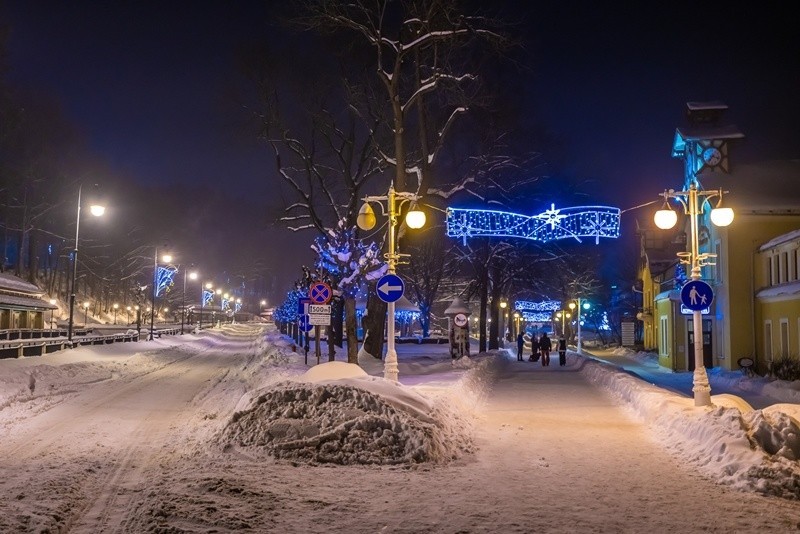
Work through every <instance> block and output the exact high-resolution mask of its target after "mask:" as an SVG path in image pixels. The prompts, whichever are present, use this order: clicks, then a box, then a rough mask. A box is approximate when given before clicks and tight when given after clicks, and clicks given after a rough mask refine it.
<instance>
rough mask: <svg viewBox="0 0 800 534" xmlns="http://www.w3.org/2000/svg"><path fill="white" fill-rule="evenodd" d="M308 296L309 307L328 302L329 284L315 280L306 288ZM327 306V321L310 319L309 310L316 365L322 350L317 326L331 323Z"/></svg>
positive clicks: (329, 296) (330, 297)
mask: <svg viewBox="0 0 800 534" xmlns="http://www.w3.org/2000/svg"><path fill="white" fill-rule="evenodd" d="M308 298H309V299H311V302H310V303H309V308H311V307H312V306H315V305H316V307H318V308H319V307H321V306H319V305H324V304H328V303H329V302H330V301H331V299H332V298H333V290H332V289H331V286H329V285H328V284H326V283H325V282H321V281H317V282H314V283H313V284H311V287H310V288H309V290H308ZM327 308H328V322H327V323H323V322H321V320H320V321H317V320H315V321H312V320H311V314H312V313H313V311H311V310H309V324H313V325H314V339H315V342H316V347H315V351H314V352H315V353H316V355H317V365H319V359H320V356H321V355H322V350H321V349H320V346H319V341H320V332H319V327H320V325H321V324H325V325H326V326H327V325H330V324H331V322H330V316H331V307H330V306H327ZM315 319H316V318H315Z"/></svg>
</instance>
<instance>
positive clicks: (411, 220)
mask: <svg viewBox="0 0 800 534" xmlns="http://www.w3.org/2000/svg"><path fill="white" fill-rule="evenodd" d="M406 224H407V225H408V227H409V228H413V229H415V230H416V229H417V228H422V227H423V226H425V212H424V211H419V210H411V211H409V212H408V214H407V215H406Z"/></svg>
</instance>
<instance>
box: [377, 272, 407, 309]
mask: <svg viewBox="0 0 800 534" xmlns="http://www.w3.org/2000/svg"><path fill="white" fill-rule="evenodd" d="M376 288H377V289H378V298H379V299H381V300H382V301H384V302H395V301H397V300H399V299H400V297H402V296H403V291H404V290H405V284H403V279H402V278H400V277H399V276H397V275H396V274H385V275H383V276H381V278H380V279H379V280H378V285H377V286H376Z"/></svg>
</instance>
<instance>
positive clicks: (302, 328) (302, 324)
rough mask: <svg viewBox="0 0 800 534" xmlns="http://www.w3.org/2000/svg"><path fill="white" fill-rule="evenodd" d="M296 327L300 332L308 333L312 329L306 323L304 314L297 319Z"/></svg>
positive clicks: (306, 317)
mask: <svg viewBox="0 0 800 534" xmlns="http://www.w3.org/2000/svg"><path fill="white" fill-rule="evenodd" d="M297 325H298V326H299V327H300V331H301V332H308V331H309V330H311V328H312V326H311V324H310V323H309V321H308V315H305V314H304V315H301V316H300V317H299V318H298V319H297Z"/></svg>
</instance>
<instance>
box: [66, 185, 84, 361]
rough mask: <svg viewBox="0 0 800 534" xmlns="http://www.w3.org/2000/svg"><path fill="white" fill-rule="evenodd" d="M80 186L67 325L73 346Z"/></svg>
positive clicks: (79, 198) (79, 225) (79, 189)
mask: <svg viewBox="0 0 800 534" xmlns="http://www.w3.org/2000/svg"><path fill="white" fill-rule="evenodd" d="M82 187H83V184H81V185H79V186H78V216H77V218H76V221H75V249H74V250H73V253H72V281H71V283H70V290H69V324H68V325H67V341H69V342H70V346H72V326H73V321H74V316H75V282H76V280H77V277H78V233H79V231H80V228H81V188H82Z"/></svg>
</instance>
